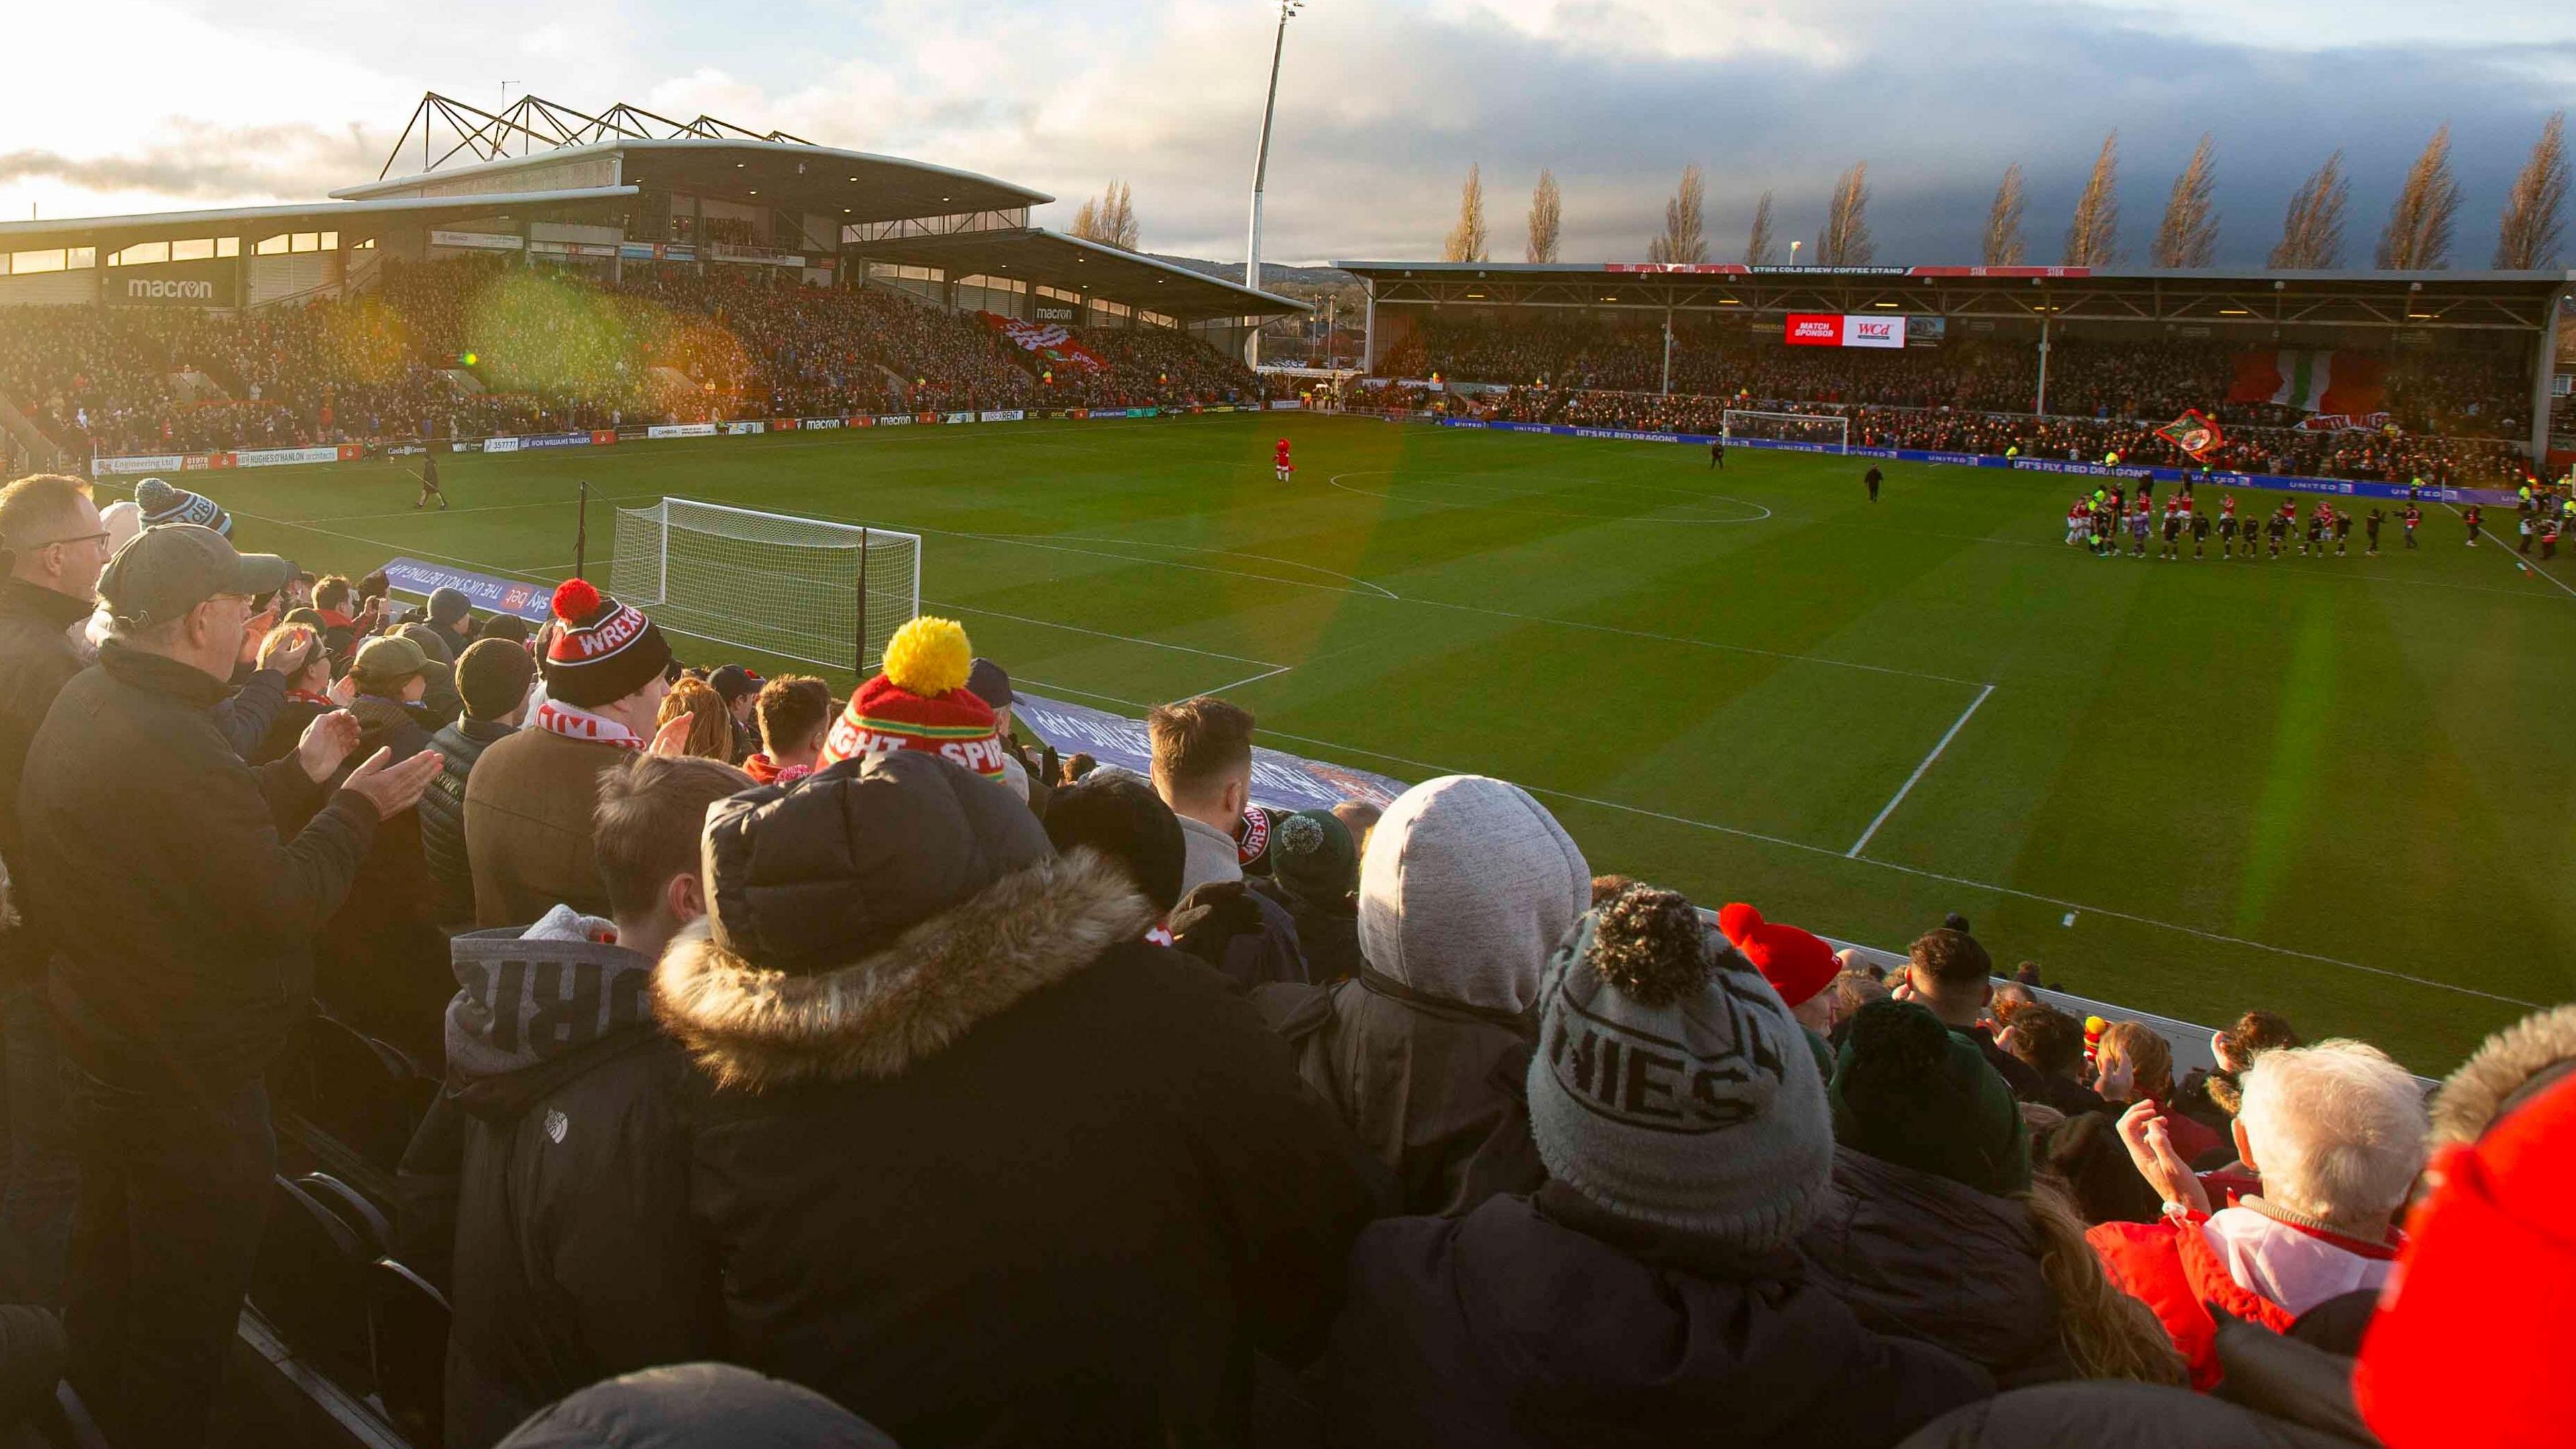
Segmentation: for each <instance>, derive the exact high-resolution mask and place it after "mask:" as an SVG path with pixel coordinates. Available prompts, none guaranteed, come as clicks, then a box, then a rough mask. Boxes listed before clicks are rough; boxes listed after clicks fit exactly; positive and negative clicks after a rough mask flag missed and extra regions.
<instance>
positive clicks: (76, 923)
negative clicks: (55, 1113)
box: [11, 524, 439, 1445]
mask: <svg viewBox="0 0 2576 1449" xmlns="http://www.w3.org/2000/svg"><path fill="white" fill-rule="evenodd" d="M75 536H76V535H75ZM293 569H294V566H293V565H292V564H289V563H288V562H287V561H286V560H284V559H282V558H278V557H276V556H274V555H272V554H241V553H236V552H234V550H233V546H232V545H231V544H230V543H229V542H227V541H225V539H224V538H223V537H222V535H220V534H217V533H215V532H214V531H213V530H211V529H207V528H202V527H197V526H194V525H189V524H172V525H165V526H163V527H159V528H151V529H147V530H145V531H144V532H143V533H142V534H140V535H138V536H137V537H136V538H135V539H134V540H133V541H132V542H130V543H128V544H126V545H125V547H123V548H122V549H119V550H118V551H117V553H116V556H115V558H114V559H112V560H111V561H110V562H109V563H108V566H107V568H106V571H105V572H104V573H103V574H101V575H100V576H99V578H98V593H99V596H100V599H101V601H102V602H103V603H104V604H105V605H106V606H107V611H108V615H109V618H110V621H111V627H110V631H109V634H108V638H107V641H106V643H104V644H103V645H101V646H100V649H99V656H98V666H97V667H96V668H94V669H88V670H84V671H83V672H81V673H80V674H78V675H76V676H74V678H73V679H72V680H71V682H70V683H68V684H66V685H64V686H63V687H62V690H61V692H60V693H59V694H58V695H57V696H56V697H55V699H54V706H53V709H52V710H51V711H50V712H49V713H48V714H47V715H46V717H45V722H44V723H43V724H42V725H41V726H39V727H38V728H37V730H36V736H35V739H34V741H33V742H32V743H31V744H30V745H29V746H28V748H27V766H26V776H25V780H24V784H23V788H22V790H21V794H20V798H19V801H18V809H19V831H20V842H21V851H22V854H23V856H24V860H23V861H19V860H12V862H11V864H12V865H13V866H14V867H16V868H17V871H18V874H19V876H20V877H21V880H22V883H23V889H24V893H25V899H26V910H27V914H28V917H29V919H30V921H31V922H32V923H33V925H34V929H35V930H36V931H37V932H38V934H39V935H40V936H41V937H42V939H43V940H44V943H45V945H46V947H47V949H48V951H49V953H50V960H49V963H48V965H49V971H48V979H47V989H48V996H47V1003H48V1005H50V1006H51V1007H52V1009H53V1011H54V1014H55V1018H56V1020H57V1022H58V1023H59V1025H60V1029H61V1037H60V1043H59V1044H60V1047H61V1053H62V1073H61V1078H60V1080H61V1084H62V1090H63V1095H64V1098H65V1102H66V1105H67V1107H68V1110H69V1116H70V1118H71V1124H72V1131H73V1134H74V1136H73V1142H74V1144H75V1151H76V1152H77V1154H78V1156H79V1161H80V1200H79V1206H78V1208H77V1210H76V1211H75V1212H74V1214H73V1218H72V1228H71V1239H70V1248H69V1255H68V1262H69V1267H68V1270H67V1273H66V1278H65V1283H64V1288H63V1297H64V1305H65V1307H64V1327H65V1330H66V1332H67V1333H68V1335H69V1337H70V1340H71V1345H70V1347H71V1353H70V1359H69V1363H68V1366H67V1369H66V1374H65V1376H66V1377H67V1378H69V1379H70V1380H71V1382H72V1385H73V1386H74V1387H75V1388H77V1389H78V1390H79V1391H80V1393H81V1396H82V1397H83V1399H85V1400H86V1401H87V1403H88V1404H89V1407H90V1409H91V1411H92V1412H93V1413H95V1414H97V1415H98V1417H99V1419H100V1422H101V1427H102V1428H103V1429H105V1430H106V1432H107V1435H108V1438H109V1439H110V1441H111V1442H114V1443H118V1444H152V1445H193V1444H199V1443H202V1442H203V1441H204V1439H205V1437H206V1427H207V1412H208V1408H209V1406H210V1405H211V1403H212V1401H213V1398H214V1394H215V1391H216V1387H217V1385H218V1383H219V1381H220V1377H221V1371H222V1367H223V1363H224V1359H225V1357H226V1351H227V1349H228V1348H229V1346H230V1345H231V1342H232V1339H233V1331H234V1325H235V1321H236V1319H237V1318H238V1317H239V1315H240V1311H241V1299H242V1293H243V1291H244V1289H245V1288H246V1287H247V1286H248V1285H249V1282H250V1276H251V1265H252V1263H253V1261H254V1259H255V1258H256V1256H257V1253H258V1249H259V1239H260V1229H261V1225H262V1219H263V1216H264V1212H265V1208H266V1206H267V1201H268V1193H269V1182H270V1176H271V1174H272V1173H274V1172H275V1170H276V1163H277V1142H276V1138H275V1137H274V1135H273V1134H272V1133H271V1131H270V1127H269V1117H268V1096H267V1092H266V1089H265V1088H264V1087H263V1086H262V1084H261V1075H262V1073H263V1072H264V1071H265V1070H266V1068H267V1066H268V1063H269V1061H270V1059H271V1058H272V1057H274V1056H275V1055H276V1053H277V1051H278V1049H279V1047H281V1046H282V1045H283V1044H284V1042H285V1040H286V1036H287V1032H288V1030H289V1028H290V1027H291V1026H292V1025H293V1024H294V1022H295V1020H296V1018H297V1017H298V1016H299V1015H301V1014H302V1013H303V1012H304V1011H305V1010H306V1009H307V1007H308V1005H309V998H310V995H311V991H312V970H313V968H312V959H311V946H312V941H313V937H314V935H315V934H316V932H317V931H318V930H319V929H320V928H321V926H322V924H323V922H325V921H326V920H328V919H329V918H330V916H331V914H332V913H333V912H334V911H336V910H337V909H338V908H339V906H340V904H341V902H342V901H343V900H344V899H346V898H347V896H348V893H349V887H350V885H351V883H352V882H353V881H354V880H355V878H356V876H357V871H358V865H359V862H360V860H361V859H362V858H363V857H364V856H365V855H366V852H367V846H368V843H369V842H370V841H371V840H372V839H373V838H374V836H375V833H376V827H377V825H378V824H379V823H380V822H381V821H383V820H384V819H386V818H387V817H389V816H392V815H396V814H399V813H400V812H402V811H405V810H408V809H410V808H411V807H412V804H413V802H414V801H416V800H418V799H419V798H420V793H421V790H422V789H423V788H424V787H426V786H427V785H428V784H429V782H430V780H431V778H432V777H434V776H435V775H436V774H437V773H438V769H439V756H438V753H437V752H436V751H434V750H423V751H421V752H420V753H419V754H417V755H414V756H413V757H412V758H410V759H408V760H400V761H397V760H393V759H390V758H389V757H388V756H387V755H386V753H385V752H384V751H381V750H379V751H377V752H376V754H375V755H374V757H372V758H370V759H368V760H367V761H366V762H364V763H363V764H360V765H359V766H358V767H357V768H356V769H354V770H351V771H349V772H348V773H347V774H346V775H345V776H342V775H341V774H340V767H341V764H342V762H343V761H344V760H345V758H346V757H347V756H348V755H349V753H350V751H351V750H352V749H353V748H354V747H355V746H356V744H357V740H358V722H357V720H356V719H355V718H354V717H352V716H351V715H350V714H349V713H348V712H347V711H345V710H334V711H332V712H330V713H328V714H325V715H322V716H320V717H319V718H317V719H315V720H314V721H313V723H312V724H311V725H310V726H308V727H307V728H306V729H305V731H304V734H303V737H302V739H301V741H300V742H299V743H298V745H297V747H296V749H295V750H294V751H293V752H292V753H290V754H288V755H287V756H286V757H285V758H284V759H281V760H278V761H276V762H274V763H272V764H268V765H263V766H260V767H258V768H256V769H254V768H252V767H251V766H249V765H246V764H244V763H243V762H242V759H241V757H240V755H239V754H237V753H236V752H235V750H234V748H233V746H232V744H231V743H230V742H229V740H228V739H227V738H226V735H225V732H224V728H223V726H222V724H221V723H220V722H219V719H218V715H217V710H216V706H217V705H218V704H219V703H220V702H221V701H223V700H224V698H225V696H226V693H227V691H228V688H229V681H230V679H231V678H232V675H233V671H234V668H235V665H236V663H237V662H238V661H239V659H240V658H241V652H242V641H243V637H244V634H245V632H246V630H247V627H248V625H249V622H250V619H251V605H252V600H253V599H255V598H256V597H258V596H259V595H262V594H267V593H271V592H274V591H275V590H277V589H278V588H280V587H282V586H283V585H284V584H285V582H286V580H287V576H288V575H289V574H290V573H292V572H293ZM335 780H336V781H337V782H338V783H337V786H336V788H335V787H334V786H333V785H332V784H331V783H330V782H332V781H335ZM317 806H318V808H317ZM308 817H309V820H308V823H307V824H306V825H305V826H304V827H303V829H302V830H300V831H298V832H297V833H296V834H294V835H293V836H292V837H291V838H288V837H284V836H282V835H281V833H280V831H279V829H278V827H277V824H276V822H277V821H278V820H296V819H307V818H308Z"/></svg>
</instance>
